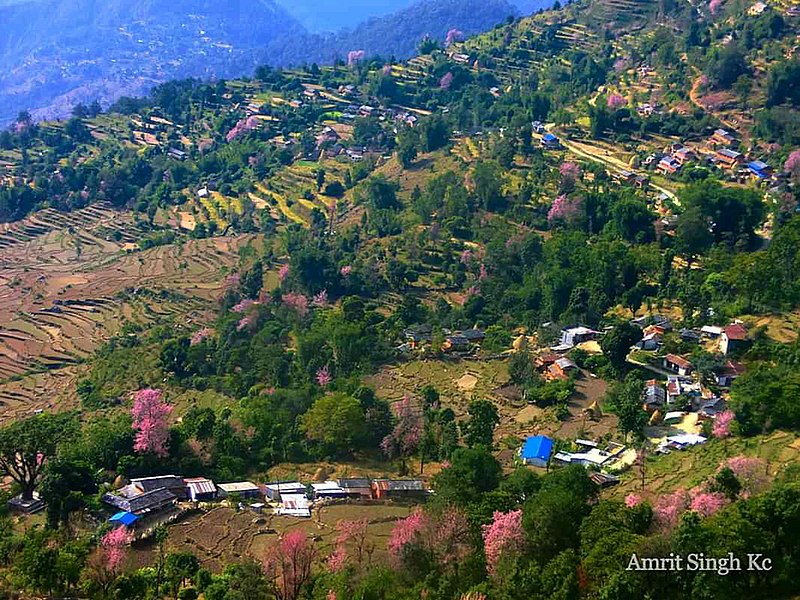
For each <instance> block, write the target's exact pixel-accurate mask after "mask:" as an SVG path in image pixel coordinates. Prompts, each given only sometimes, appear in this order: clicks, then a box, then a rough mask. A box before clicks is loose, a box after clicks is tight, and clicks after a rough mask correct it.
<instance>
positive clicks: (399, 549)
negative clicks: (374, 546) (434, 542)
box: [388, 508, 427, 561]
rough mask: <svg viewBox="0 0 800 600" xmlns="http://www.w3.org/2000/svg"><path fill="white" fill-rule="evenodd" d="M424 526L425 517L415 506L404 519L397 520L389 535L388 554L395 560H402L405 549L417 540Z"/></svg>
mask: <svg viewBox="0 0 800 600" xmlns="http://www.w3.org/2000/svg"><path fill="white" fill-rule="evenodd" d="M426 526H427V517H426V515H425V513H424V512H423V510H422V509H421V508H416V509H415V510H414V512H412V513H411V514H410V515H408V516H407V517H406V518H405V519H400V520H399V521H397V522H396V523H395V525H394V527H393V528H392V533H391V535H390V536H389V543H388V548H389V555H390V556H391V557H392V558H393V559H395V560H396V561H400V560H402V556H403V552H404V551H405V549H406V548H407V547H408V546H409V545H410V544H412V543H413V542H415V541H416V540H417V536H418V535H419V534H421V533H422V531H423V530H424V529H425V527H426Z"/></svg>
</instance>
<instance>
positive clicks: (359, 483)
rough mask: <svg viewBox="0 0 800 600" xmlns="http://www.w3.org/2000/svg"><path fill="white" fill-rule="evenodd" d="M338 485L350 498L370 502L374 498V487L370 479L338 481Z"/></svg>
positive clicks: (355, 478)
mask: <svg viewBox="0 0 800 600" xmlns="http://www.w3.org/2000/svg"><path fill="white" fill-rule="evenodd" d="M336 483H337V484H339V487H340V488H342V489H343V490H344V491H345V492H346V493H347V496H348V498H358V499H362V500H365V499H366V500H369V499H370V498H372V486H371V485H370V481H369V479H364V478H359V477H353V478H349V479H337V480H336Z"/></svg>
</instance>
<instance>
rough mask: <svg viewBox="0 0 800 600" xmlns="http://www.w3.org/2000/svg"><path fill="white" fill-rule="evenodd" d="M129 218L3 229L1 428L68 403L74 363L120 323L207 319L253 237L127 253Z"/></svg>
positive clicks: (69, 216) (48, 218)
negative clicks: (4, 423) (227, 276)
mask: <svg viewBox="0 0 800 600" xmlns="http://www.w3.org/2000/svg"><path fill="white" fill-rule="evenodd" d="M144 235H145V231H144V230H143V229H142V228H141V227H140V226H139V225H138V224H137V223H135V222H134V220H133V218H132V215H131V214H130V213H124V212H120V211H115V210H113V209H112V208H111V207H109V206H105V205H94V206H91V207H87V208H84V209H81V210H77V211H74V212H72V213H60V212H57V211H55V210H52V209H46V210H43V211H39V212H37V213H35V214H34V215H32V216H30V217H28V218H27V219H25V220H23V221H20V222H18V223H14V224H6V225H2V226H0V421H2V420H3V419H6V418H13V417H15V416H19V415H20V414H24V413H25V412H28V411H30V410H34V409H37V408H49V407H52V406H54V405H55V404H60V402H61V401H67V400H69V397H70V396H71V395H72V393H73V392H72V390H71V388H72V387H73V386H72V385H71V382H72V381H73V380H74V377H75V372H76V369H75V368H72V365H76V364H78V363H80V362H81V361H82V360H83V359H84V358H86V357H87V356H89V355H90V354H91V353H92V352H94V351H95V350H96V349H97V348H98V347H99V346H100V345H101V344H102V343H103V342H104V341H106V340H107V339H109V338H110V337H111V336H113V335H115V334H116V333H118V332H119V330H120V328H121V327H122V326H123V325H124V324H126V323H132V324H139V325H149V324H153V323H162V322H165V321H171V322H174V323H175V324H176V325H182V326H191V325H192V323H194V322H197V321H202V320H204V319H206V318H207V317H208V316H209V315H210V312H209V310H210V309H211V308H212V303H213V301H214V300H215V299H216V298H217V297H218V296H219V294H220V291H221V285H222V280H223V279H224V275H225V274H226V272H227V271H228V270H229V268H230V267H231V266H233V265H235V264H236V262H237V261H238V250H239V248H240V247H242V246H243V245H245V244H246V243H248V242H249V241H251V240H252V239H253V238H252V236H240V237H235V238H234V237H230V238H227V237H226V238H212V239H205V240H190V241H185V242H178V243H175V244H170V245H166V246H160V247H155V248H151V249H148V250H144V251H131V250H130V249H131V248H135V247H136V243H137V242H138V241H139V240H140V239H141V238H142V237H144Z"/></svg>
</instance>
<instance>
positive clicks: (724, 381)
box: [716, 360, 745, 387]
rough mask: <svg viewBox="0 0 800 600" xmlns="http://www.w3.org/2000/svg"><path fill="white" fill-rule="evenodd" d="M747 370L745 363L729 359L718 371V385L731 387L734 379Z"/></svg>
mask: <svg viewBox="0 0 800 600" xmlns="http://www.w3.org/2000/svg"><path fill="white" fill-rule="evenodd" d="M744 371H745V368H744V365H743V364H742V363H740V362H738V361H735V360H729V361H727V362H726V363H725V366H723V367H722V369H721V370H720V371H719V372H718V373H716V379H717V385H719V386H722V387H730V386H731V385H733V382H734V380H735V379H736V378H737V377H739V376H740V375H742V374H743V373H744Z"/></svg>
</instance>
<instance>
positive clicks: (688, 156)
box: [672, 146, 697, 166]
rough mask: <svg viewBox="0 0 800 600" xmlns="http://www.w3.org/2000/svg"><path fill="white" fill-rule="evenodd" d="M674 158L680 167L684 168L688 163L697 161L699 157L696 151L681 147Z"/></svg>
mask: <svg viewBox="0 0 800 600" xmlns="http://www.w3.org/2000/svg"><path fill="white" fill-rule="evenodd" d="M672 158H674V159H675V161H676V162H677V163H678V164H679V165H681V166H683V165H685V164H686V163H688V162H691V161H693V160H696V159H697V155H695V153H694V150H692V149H691V148H689V147H688V146H681V147H680V148H678V149H677V150H676V151H675V153H674V154H673V155H672Z"/></svg>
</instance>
